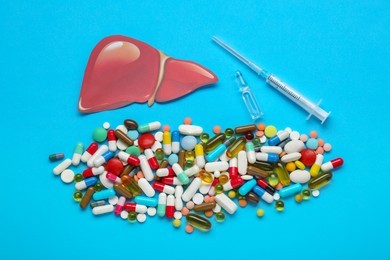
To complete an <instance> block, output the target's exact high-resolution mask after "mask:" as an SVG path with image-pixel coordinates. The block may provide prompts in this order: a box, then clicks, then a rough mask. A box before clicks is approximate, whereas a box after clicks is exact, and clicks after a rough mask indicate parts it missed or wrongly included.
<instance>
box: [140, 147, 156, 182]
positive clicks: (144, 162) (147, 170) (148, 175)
mask: <svg viewBox="0 0 390 260" xmlns="http://www.w3.org/2000/svg"><path fill="white" fill-rule="evenodd" d="M151 152H152V151H151ZM152 153H153V152H152ZM138 159H139V161H140V167H141V170H142V172H143V174H144V176H145V179H147V180H148V181H152V180H153V179H154V174H153V171H152V168H151V167H150V164H149V162H148V159H147V157H146V156H145V155H140V156H138ZM155 159H156V158H155ZM157 165H158V164H157Z"/></svg>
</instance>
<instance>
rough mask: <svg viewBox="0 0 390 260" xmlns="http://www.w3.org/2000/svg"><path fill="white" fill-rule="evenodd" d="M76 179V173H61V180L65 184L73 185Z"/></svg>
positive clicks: (69, 171) (70, 171)
mask: <svg viewBox="0 0 390 260" xmlns="http://www.w3.org/2000/svg"><path fill="white" fill-rule="evenodd" d="M73 179H74V172H73V171H72V170H69V169H67V170H65V171H63V172H62V173H61V180H62V181H63V182H65V183H71V182H73Z"/></svg>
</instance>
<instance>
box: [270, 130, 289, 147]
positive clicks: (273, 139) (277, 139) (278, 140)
mask: <svg viewBox="0 0 390 260" xmlns="http://www.w3.org/2000/svg"><path fill="white" fill-rule="evenodd" d="M289 136H290V133H289V132H287V131H282V132H280V133H277V134H276V135H275V136H273V137H271V138H270V139H268V145H269V146H274V145H277V144H279V143H281V142H283V141H284V140H286V139H287V138H288V137H289Z"/></svg>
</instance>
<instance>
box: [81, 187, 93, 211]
mask: <svg viewBox="0 0 390 260" xmlns="http://www.w3.org/2000/svg"><path fill="white" fill-rule="evenodd" d="M94 193H95V190H94V189H93V187H89V188H88V189H87V191H86V192H85V194H84V196H83V198H82V199H81V201H80V208H82V209H85V208H86V207H87V206H88V204H89V202H90V201H91V198H92V195H93V194H94Z"/></svg>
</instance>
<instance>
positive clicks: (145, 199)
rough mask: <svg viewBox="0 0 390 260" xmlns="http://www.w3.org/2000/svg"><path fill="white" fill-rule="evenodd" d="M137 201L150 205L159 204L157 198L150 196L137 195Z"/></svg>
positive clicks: (135, 199)
mask: <svg viewBox="0 0 390 260" xmlns="http://www.w3.org/2000/svg"><path fill="white" fill-rule="evenodd" d="M134 201H135V203H137V204H141V205H145V206H148V207H156V206H157V204H158V200H157V198H154V197H152V198H149V197H146V196H137V197H135V198H134Z"/></svg>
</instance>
